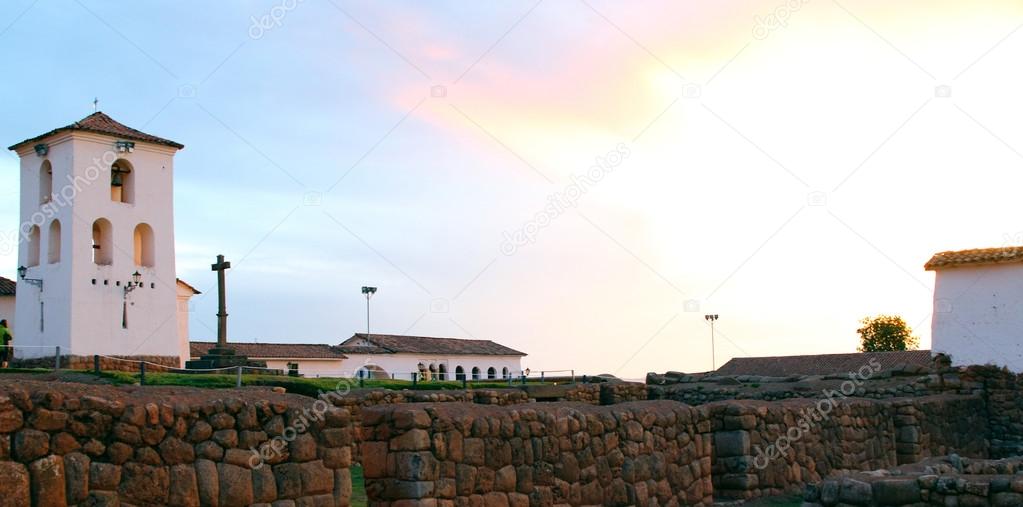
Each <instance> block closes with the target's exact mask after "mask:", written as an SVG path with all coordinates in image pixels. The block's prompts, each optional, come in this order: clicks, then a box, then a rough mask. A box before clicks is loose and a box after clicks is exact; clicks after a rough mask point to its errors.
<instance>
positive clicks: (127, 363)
mask: <svg viewBox="0 0 1023 507" xmlns="http://www.w3.org/2000/svg"><path fill="white" fill-rule="evenodd" d="M56 361H57V358H56V356H50V357H37V358H33V359H17V358H16V359H14V360H13V361H11V366H12V367H14V368H53V367H54V365H55V364H56ZM139 361H145V362H147V363H153V364H154V365H162V366H163V367H161V366H153V365H149V366H148V368H149V370H148V371H166V370H167V369H168V368H179V367H180V366H181V364H180V362H179V359H178V356H116V357H114V356H111V357H105V356H101V357H100V358H99V367H100V369H101V370H104V371H132V372H137V371H139V363H138V362H139ZM95 364H96V363H95V357H94V356H77V355H61V356H60V366H61V368H63V369H67V370H92V369H93V368H94V367H95Z"/></svg>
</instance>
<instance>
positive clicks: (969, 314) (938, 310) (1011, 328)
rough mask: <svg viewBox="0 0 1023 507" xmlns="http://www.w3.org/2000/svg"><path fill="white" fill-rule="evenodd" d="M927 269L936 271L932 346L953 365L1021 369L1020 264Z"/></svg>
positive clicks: (1022, 265) (1022, 292)
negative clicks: (943, 354)
mask: <svg viewBox="0 0 1023 507" xmlns="http://www.w3.org/2000/svg"><path fill="white" fill-rule="evenodd" d="M929 269H934V270H935V280H934V314H933V317H932V321H931V341H932V344H931V349H932V350H933V351H934V352H944V353H946V354H948V355H950V356H951V357H952V364H953V365H956V366H962V365H972V364H994V365H997V366H1005V367H1008V368H1009V369H1011V370H1013V371H1015V372H1023V263H1000V264H976V265H973V264H965V265H958V266H953V267H939V268H929Z"/></svg>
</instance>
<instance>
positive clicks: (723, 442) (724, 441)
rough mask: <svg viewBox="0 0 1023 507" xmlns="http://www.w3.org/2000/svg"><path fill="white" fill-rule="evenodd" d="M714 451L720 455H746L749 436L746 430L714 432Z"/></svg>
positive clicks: (748, 447) (748, 446)
mask: <svg viewBox="0 0 1023 507" xmlns="http://www.w3.org/2000/svg"><path fill="white" fill-rule="evenodd" d="M714 452H715V453H716V454H717V455H718V456H720V457H728V456H748V455H749V454H750V437H749V432H746V431H741V430H737V431H719V432H717V433H714Z"/></svg>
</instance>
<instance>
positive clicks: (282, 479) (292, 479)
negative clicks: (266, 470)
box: [273, 463, 302, 498]
mask: <svg viewBox="0 0 1023 507" xmlns="http://www.w3.org/2000/svg"><path fill="white" fill-rule="evenodd" d="M273 470H274V478H275V479H276V480H277V496H278V498H298V497H300V496H302V474H301V471H300V469H299V464H298V463H281V464H279V465H274V466H273Z"/></svg>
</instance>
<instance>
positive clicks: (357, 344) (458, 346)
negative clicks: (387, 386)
mask: <svg viewBox="0 0 1023 507" xmlns="http://www.w3.org/2000/svg"><path fill="white" fill-rule="evenodd" d="M337 348H338V349H339V350H340V351H341V352H342V353H344V355H346V356H348V359H346V360H345V369H346V370H348V371H351V372H354V373H355V375H358V374H359V372H360V371H361V372H362V374H363V375H369V376H372V377H373V378H395V379H403V380H410V379H411V378H412V376H413V375H414V374H415V373H416V372H428V373H427V376H428V377H429V378H433V379H436V380H461V379H463V378H466V379H469V380H484V379H502V378H508V377H517V376H519V375H520V374H521V372H522V357H523V356H525V355H526V354H524V353H522V352H519V351H517V350H514V349H511V348H508V347H505V346H504V345H501V344H498V343H494V342H492V341H490V340H463V339H458V338H431V337H425V336H401V335H384V334H370V335H367V334H365V333H356V334H355V335H354V336H352V337H351V338H349V339H347V340H345V341H344V342H342V343H341V344H340V345H338V346H337Z"/></svg>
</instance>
